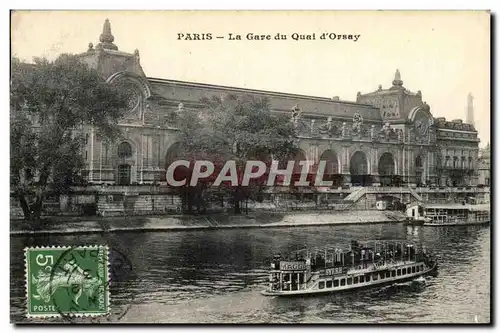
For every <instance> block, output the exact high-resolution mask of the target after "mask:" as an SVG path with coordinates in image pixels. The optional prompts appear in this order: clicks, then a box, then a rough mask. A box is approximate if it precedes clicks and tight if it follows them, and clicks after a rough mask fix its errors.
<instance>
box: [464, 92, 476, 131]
mask: <svg viewBox="0 0 500 333" xmlns="http://www.w3.org/2000/svg"><path fill="white" fill-rule="evenodd" d="M466 123H467V124H471V125H472V126H474V127H475V125H476V124H475V123H474V97H473V96H472V94H471V93H469V95H468V96H467V118H466Z"/></svg>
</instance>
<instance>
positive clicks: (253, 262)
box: [10, 224, 490, 323]
mask: <svg viewBox="0 0 500 333" xmlns="http://www.w3.org/2000/svg"><path fill="white" fill-rule="evenodd" d="M375 238H376V239H408V240H413V241H421V242H422V243H424V244H425V245H426V246H427V247H428V248H430V249H432V250H433V251H434V253H435V254H436V255H437V256H438V258H439V264H440V266H439V275H438V277H435V278H428V279H427V283H426V285H425V286H419V287H418V286H416V285H417V284H416V283H406V284H396V285H393V286H389V287H384V288H383V289H380V288H379V289H370V290H364V291H359V292H353V293H348V294H341V295H323V296H313V297H304V298H293V299H287V298H276V297H265V296H262V295H261V294H260V291H261V290H262V289H263V288H265V286H266V283H267V282H266V280H267V277H268V272H267V269H268V267H269V263H268V260H269V258H270V256H272V254H274V253H277V252H288V251H292V250H295V249H299V248H303V247H307V246H321V245H325V244H335V243H344V244H347V243H348V242H349V241H350V240H351V239H375ZM83 244H108V245H109V246H110V247H111V248H112V249H113V250H114V252H113V253H114V254H113V258H115V259H114V260H113V269H112V273H113V283H112V285H111V287H110V292H111V306H112V314H111V316H110V317H109V318H108V319H101V320H102V321H104V322H106V321H107V320H110V321H111V322H115V321H117V322H126V323H476V322H477V323H487V322H489V321H490V228H489V227H478V226H474V227H439V228H436V227H406V226H403V225H401V224H379V225H363V226H325V227H308V228H290V229H283V228H278V229H241V230H207V231H179V232H148V233H139V232H138V233H116V234H105V235H97V234H94V235H68V236H40V237H12V238H11V283H10V288H11V316H12V321H13V322H21V321H22V322H25V321H26V319H25V318H24V314H23V313H24V309H25V307H26V300H25V297H24V293H25V290H24V260H23V248H24V247H25V246H34V245H83ZM59 321H61V319H59Z"/></svg>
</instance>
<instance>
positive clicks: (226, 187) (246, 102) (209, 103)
mask: <svg viewBox="0 0 500 333" xmlns="http://www.w3.org/2000/svg"><path fill="white" fill-rule="evenodd" d="M201 103H202V105H203V108H202V109H201V110H200V112H193V111H185V112H184V113H183V114H181V115H179V127H180V129H181V134H180V147H181V150H182V152H183V158H185V159H188V160H191V161H192V163H191V168H192V167H193V164H194V163H193V162H194V161H196V160H209V161H212V162H213V163H214V164H215V172H214V173H213V174H212V176H211V177H209V178H207V179H204V180H202V181H201V182H200V184H199V186H198V187H197V188H195V189H190V188H186V189H185V191H188V192H189V191H190V192H189V193H188V195H191V196H193V195H194V196H198V197H199V192H200V191H203V190H204V189H205V188H206V187H207V186H209V185H210V184H211V183H212V182H213V181H214V180H215V179H216V177H217V176H218V175H219V173H220V171H221V169H222V167H223V165H224V164H225V163H226V162H227V161H230V160H232V161H235V162H236V166H237V173H238V181H239V184H241V180H242V178H243V172H244V169H245V166H246V162H247V161H248V160H259V161H263V162H264V163H266V165H267V166H268V167H269V166H270V163H271V162H272V160H285V159H287V158H288V156H290V155H291V154H294V153H295V151H296V147H295V144H294V136H295V132H294V127H293V124H292V123H291V122H290V119H289V117H288V116H287V115H280V114H276V113H272V112H271V107H270V104H269V101H268V99H266V98H261V97H254V96H248V95H246V96H235V95H228V96H225V97H224V98H219V97H216V96H213V97H212V98H204V99H202V100H201ZM190 172H191V170H184V171H182V173H183V175H184V176H185V175H187V177H188V179H189V175H190ZM266 182H267V176H266V175H263V176H262V177H260V178H257V179H253V180H251V182H250V184H249V186H245V187H242V186H237V187H233V186H231V184H230V183H228V182H223V183H222V185H221V187H220V190H222V191H225V192H226V193H230V195H231V196H232V201H233V205H234V208H235V212H237V213H239V212H240V204H239V203H240V201H241V200H242V199H245V198H255V196H256V195H257V194H258V192H259V191H260V189H261V188H262V187H263V185H264V184H265V183H266Z"/></svg>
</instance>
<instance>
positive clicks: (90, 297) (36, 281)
mask: <svg viewBox="0 0 500 333" xmlns="http://www.w3.org/2000/svg"><path fill="white" fill-rule="evenodd" d="M24 252H25V270H26V276H25V279H26V281H25V283H26V300H27V302H26V306H27V309H26V316H27V317H28V318H50V317H96V316H105V315H108V314H109V304H110V294H109V282H110V275H109V249H108V247H107V246H102V245H95V246H75V247H70V246H66V247H29V248H25V251H24Z"/></svg>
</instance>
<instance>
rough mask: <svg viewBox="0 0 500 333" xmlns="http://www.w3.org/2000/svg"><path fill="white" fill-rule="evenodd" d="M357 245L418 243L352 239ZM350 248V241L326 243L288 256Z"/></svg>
mask: <svg viewBox="0 0 500 333" xmlns="http://www.w3.org/2000/svg"><path fill="white" fill-rule="evenodd" d="M353 242H356V243H357V244H358V245H359V248H368V249H372V248H373V247H374V246H377V247H378V246H380V245H383V244H403V245H404V246H414V247H417V246H418V245H419V243H417V242H413V241H409V240H405V239H377V240H359V241H353ZM350 250H351V243H348V244H345V243H344V244H337V245H332V244H326V245H324V246H317V247H310V248H303V249H300V250H296V251H292V252H291V253H290V255H289V256H290V257H291V256H293V255H295V254H306V253H316V252H317V253H324V252H325V251H326V252H328V253H332V252H347V251H350Z"/></svg>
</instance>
